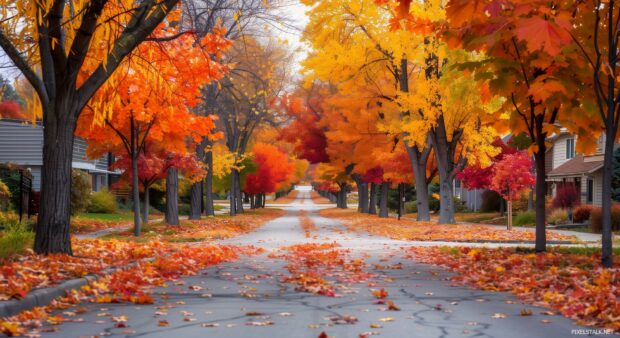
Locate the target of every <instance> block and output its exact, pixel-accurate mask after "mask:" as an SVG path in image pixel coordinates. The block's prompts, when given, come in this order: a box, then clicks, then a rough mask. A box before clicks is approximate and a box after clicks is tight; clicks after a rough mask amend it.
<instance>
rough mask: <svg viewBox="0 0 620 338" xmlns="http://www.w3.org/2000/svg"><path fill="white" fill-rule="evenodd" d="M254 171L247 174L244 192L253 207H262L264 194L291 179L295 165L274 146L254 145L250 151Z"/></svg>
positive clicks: (274, 190)
mask: <svg viewBox="0 0 620 338" xmlns="http://www.w3.org/2000/svg"><path fill="white" fill-rule="evenodd" d="M251 152H252V154H253V158H252V161H253V162H254V163H255V165H256V171H255V172H252V173H250V174H248V176H247V178H246V180H245V186H244V189H243V190H244V191H245V192H246V193H248V194H250V198H251V202H252V206H253V207H264V202H265V194H267V193H272V192H276V191H277V190H278V187H279V186H280V185H281V184H283V183H285V182H287V181H289V180H290V179H292V178H293V174H294V171H295V164H294V163H293V162H292V161H290V160H289V159H288V155H287V154H286V153H284V152H282V151H280V150H279V149H278V148H277V147H276V146H273V145H270V144H265V143H256V144H254V146H253V147H252V150H251Z"/></svg>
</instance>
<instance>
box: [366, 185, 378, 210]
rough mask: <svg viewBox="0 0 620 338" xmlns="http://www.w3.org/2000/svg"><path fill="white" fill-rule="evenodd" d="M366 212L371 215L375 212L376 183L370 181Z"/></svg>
mask: <svg viewBox="0 0 620 338" xmlns="http://www.w3.org/2000/svg"><path fill="white" fill-rule="evenodd" d="M368 213H369V214H371V215H376V214H377V185H376V184H375V183H370V202H369V204H368Z"/></svg>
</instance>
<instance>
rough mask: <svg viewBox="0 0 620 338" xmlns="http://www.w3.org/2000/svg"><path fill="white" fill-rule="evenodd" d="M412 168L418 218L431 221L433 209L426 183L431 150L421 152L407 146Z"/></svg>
mask: <svg viewBox="0 0 620 338" xmlns="http://www.w3.org/2000/svg"><path fill="white" fill-rule="evenodd" d="M406 148H407V154H408V155H409V160H410V161H411V168H413V176H414V179H415V195H416V206H417V209H418V211H417V213H416V220H418V221H430V220H431V211H430V207H429V205H428V184H427V183H426V165H427V162H428V156H429V154H428V153H427V152H430V151H429V150H425V152H424V153H423V152H420V151H419V150H418V149H417V148H413V147H410V146H406Z"/></svg>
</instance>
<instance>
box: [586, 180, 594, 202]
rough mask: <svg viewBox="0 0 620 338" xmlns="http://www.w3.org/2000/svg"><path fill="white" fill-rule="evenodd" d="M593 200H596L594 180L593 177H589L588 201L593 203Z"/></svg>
mask: <svg viewBox="0 0 620 338" xmlns="http://www.w3.org/2000/svg"><path fill="white" fill-rule="evenodd" d="M593 201H594V180H592V179H591V178H588V190H587V197H586V202H587V203H592V202H593Z"/></svg>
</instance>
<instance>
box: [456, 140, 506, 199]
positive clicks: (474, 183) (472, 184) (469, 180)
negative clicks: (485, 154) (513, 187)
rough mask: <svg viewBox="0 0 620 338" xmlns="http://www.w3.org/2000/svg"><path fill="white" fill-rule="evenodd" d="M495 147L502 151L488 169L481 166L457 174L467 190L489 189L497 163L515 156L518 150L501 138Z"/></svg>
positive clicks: (494, 142) (494, 143)
mask: <svg viewBox="0 0 620 338" xmlns="http://www.w3.org/2000/svg"><path fill="white" fill-rule="evenodd" d="M493 146H495V147H498V148H500V149H501V152H500V153H499V154H497V155H496V156H495V157H494V158H493V164H491V165H490V166H488V167H486V168H481V167H479V166H469V167H466V168H465V169H464V170H463V171H461V172H460V173H458V174H457V176H456V178H457V179H458V180H460V181H461V182H462V183H463V186H464V187H465V188H467V189H489V187H490V186H491V180H492V178H493V167H494V166H495V163H497V162H499V161H501V160H502V159H503V158H504V157H505V156H507V155H510V154H514V153H516V152H517V151H518V150H517V149H516V148H514V147H511V146H508V145H507V144H506V143H504V141H502V139H501V138H499V137H498V138H496V139H495V140H494V141H493Z"/></svg>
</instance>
